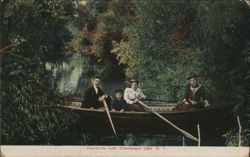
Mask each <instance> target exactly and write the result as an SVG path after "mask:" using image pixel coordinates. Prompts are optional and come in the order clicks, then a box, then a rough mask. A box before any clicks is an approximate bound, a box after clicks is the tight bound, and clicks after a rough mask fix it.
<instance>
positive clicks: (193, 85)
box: [190, 78, 198, 87]
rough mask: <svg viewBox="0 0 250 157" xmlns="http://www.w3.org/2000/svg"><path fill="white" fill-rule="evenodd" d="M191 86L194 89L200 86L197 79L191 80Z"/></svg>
mask: <svg viewBox="0 0 250 157" xmlns="http://www.w3.org/2000/svg"><path fill="white" fill-rule="evenodd" d="M190 84H191V86H192V87H196V86H197V85H198V80H197V78H191V79H190Z"/></svg>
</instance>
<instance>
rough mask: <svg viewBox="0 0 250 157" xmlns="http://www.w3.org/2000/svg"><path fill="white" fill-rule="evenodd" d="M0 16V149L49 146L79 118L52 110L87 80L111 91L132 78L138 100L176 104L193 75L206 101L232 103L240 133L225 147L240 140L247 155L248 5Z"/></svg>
mask: <svg viewBox="0 0 250 157" xmlns="http://www.w3.org/2000/svg"><path fill="white" fill-rule="evenodd" d="M0 8H1V9H0V30H1V32H0V55H1V60H0V62H1V144H4V145H19V144H23V145H26V144H29V145H30V144H38V145H47V144H51V145H53V143H56V142H57V141H58V140H59V138H60V137H61V136H62V135H64V134H66V133H67V132H68V131H69V130H70V128H71V127H72V126H73V125H74V124H76V122H77V120H78V119H79V117H77V116H76V115H74V114H72V113H70V112H65V111H64V110H62V109H58V110H52V109H51V108H53V107H54V106H56V105H57V104H59V103H60V104H66V103H67V100H68V98H69V97H79V96H80V95H81V92H83V90H84V89H83V88H84V87H86V86H87V85H88V81H89V80H88V79H89V78H90V77H92V76H94V75H96V74H97V75H100V76H102V77H103V78H104V80H105V81H110V80H111V81H112V80H119V81H121V82H119V83H117V84H116V86H119V88H120V87H125V86H126V84H127V83H128V81H129V80H130V79H131V78H137V79H138V80H140V88H142V89H143V90H144V92H145V94H146V95H147V96H149V97H151V98H155V99H158V100H168V101H176V100H177V101H181V100H182V99H183V94H184V90H185V87H186V83H187V82H186V77H187V76H188V75H189V74H190V73H193V72H195V73H197V74H199V76H200V80H201V82H202V84H203V85H204V86H205V87H206V92H207V94H208V100H209V101H210V102H212V101H216V100H221V99H224V100H230V99H234V100H237V105H236V106H235V109H234V113H235V115H238V116H239V117H240V122H241V131H240V134H239V130H238V128H232V129H231V130H228V132H226V133H225V138H226V143H225V145H226V146H238V145H239V140H238V137H241V139H242V141H241V142H242V144H241V146H249V143H250V141H249V136H250V134H249V132H250V130H249V125H250V106H249V105H250V97H249V95H250V68H249V67H250V27H249V26H250V6H249V1H248V0H229V1H228V0H221V1H212V0H211V1H210V0H201V1H197V0H190V1H172V0H169V1H168V0H166V1H152V0H144V1H141V0H72V1H71V0H35V1H34V0H1V1H0ZM74 54H77V55H74ZM72 56H73V57H72ZM79 56H81V57H83V58H84V56H86V58H85V59H82V58H81V57H79ZM71 57H72V58H74V59H75V60H74V61H72V60H71V59H72V58H71ZM92 65H93V66H92ZM53 66H54V67H53ZM53 68H54V69H53ZM60 70H61V71H60ZM65 71H66V72H65ZM52 76H53V77H52ZM54 76H55V77H54ZM75 76H77V78H76V77H75ZM117 78H119V79H117ZM51 81H52V83H51ZM60 81H61V82H60ZM68 82H71V83H72V82H74V83H72V88H69V87H70V86H66V85H67V83H68ZM59 85H61V86H59ZM64 85H65V86H64ZM109 85H110V86H111V84H109ZM60 87H62V88H64V89H63V90H61V88H60ZM112 88H115V85H114V86H112ZM65 90H68V93H67V94H66V92H64V93H63V92H62V91H65ZM109 90H110V89H109ZM110 91H111V90H110ZM69 93H70V94H69ZM45 106H46V107H45ZM50 106H51V108H50ZM211 117H212V115H211ZM243 139H244V140H243Z"/></svg>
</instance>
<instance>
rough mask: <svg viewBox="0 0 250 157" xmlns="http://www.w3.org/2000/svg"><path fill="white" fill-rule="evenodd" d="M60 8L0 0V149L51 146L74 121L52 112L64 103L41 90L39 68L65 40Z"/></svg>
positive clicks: (61, 4) (49, 2)
mask: <svg viewBox="0 0 250 157" xmlns="http://www.w3.org/2000/svg"><path fill="white" fill-rule="evenodd" d="M66 3H68V2H67V1H66V0H65V1H64V0H59V1H58V0H46V1H44V0H41V1H39V0H37V1H32V0H4V1H1V30H2V32H1V37H2V38H1V39H2V40H1V60H2V63H1V69H2V70H1V144H49V143H53V142H55V141H56V138H57V136H59V135H60V134H62V133H63V132H65V131H66V130H67V129H68V128H69V126H70V124H72V123H73V122H74V119H75V118H76V117H74V116H73V115H71V114H70V113H65V112H64V111H63V110H62V109H58V108H56V107H55V105H56V104H58V103H62V102H63V101H64V100H63V97H62V96H60V95H58V94H57V93H55V92H54V91H52V90H50V88H49V87H48V86H47V84H46V82H47V78H46V75H45V69H44V64H45V62H46V61H48V60H54V58H55V57H59V58H60V56H61V55H62V49H63V45H64V42H65V40H68V38H69V37H70V33H69V32H68V31H67V29H66V28H65V18H66V17H67V10H66V7H65V6H67V4H66ZM68 8H70V6H69V7H68ZM53 106H54V107H53Z"/></svg>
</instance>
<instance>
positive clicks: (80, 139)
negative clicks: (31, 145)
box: [54, 132, 225, 146]
mask: <svg viewBox="0 0 250 157" xmlns="http://www.w3.org/2000/svg"><path fill="white" fill-rule="evenodd" d="M224 143H225V139H224V138H222V137H201V146H224ZM54 144H56V145H100V146H101V145H107V146H110V145H113V146H197V145H198V143H197V142H196V141H193V140H190V139H188V138H186V137H184V136H181V135H149V134H141V135H138V134H137V135H135V134H118V140H117V139H116V138H115V136H114V135H100V134H88V133H72V132H71V133H67V134H65V135H63V136H62V137H60V140H57V141H56V142H55V143H54Z"/></svg>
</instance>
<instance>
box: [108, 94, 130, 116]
mask: <svg viewBox="0 0 250 157" xmlns="http://www.w3.org/2000/svg"><path fill="white" fill-rule="evenodd" d="M115 97H116V98H115V99H114V101H113V104H112V106H111V108H112V111H120V112H123V111H124V110H126V108H127V106H128V104H127V102H126V101H125V100H124V99H123V90H122V89H116V90H115Z"/></svg>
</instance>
